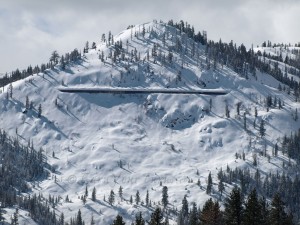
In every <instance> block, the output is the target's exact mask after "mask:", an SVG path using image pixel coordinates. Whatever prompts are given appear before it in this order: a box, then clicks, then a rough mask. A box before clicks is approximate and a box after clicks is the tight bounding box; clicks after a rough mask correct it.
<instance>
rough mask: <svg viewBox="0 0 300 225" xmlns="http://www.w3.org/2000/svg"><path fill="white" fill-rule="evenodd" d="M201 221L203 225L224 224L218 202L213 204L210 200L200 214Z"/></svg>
mask: <svg viewBox="0 0 300 225" xmlns="http://www.w3.org/2000/svg"><path fill="white" fill-rule="evenodd" d="M200 220H201V222H202V224H216V225H218V224H222V213H221V210H220V205H219V203H218V202H213V200H212V199H211V198H210V199H208V200H207V201H206V202H205V203H204V206H203V208H202V211H201V213H200Z"/></svg>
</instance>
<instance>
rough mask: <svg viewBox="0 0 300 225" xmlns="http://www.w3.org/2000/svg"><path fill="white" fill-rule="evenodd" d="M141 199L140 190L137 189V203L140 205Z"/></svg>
mask: <svg viewBox="0 0 300 225" xmlns="http://www.w3.org/2000/svg"><path fill="white" fill-rule="evenodd" d="M140 201H141V198H140V192H139V191H137V192H136V194H135V203H136V204H137V205H138V204H139V203H140Z"/></svg>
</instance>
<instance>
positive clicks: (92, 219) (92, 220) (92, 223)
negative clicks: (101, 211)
mask: <svg viewBox="0 0 300 225" xmlns="http://www.w3.org/2000/svg"><path fill="white" fill-rule="evenodd" d="M95 224H96V222H95V220H94V215H92V218H91V225H95Z"/></svg>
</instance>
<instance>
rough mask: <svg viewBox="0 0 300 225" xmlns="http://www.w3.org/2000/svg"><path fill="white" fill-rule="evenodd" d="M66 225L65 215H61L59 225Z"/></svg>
mask: <svg viewBox="0 0 300 225" xmlns="http://www.w3.org/2000/svg"><path fill="white" fill-rule="evenodd" d="M64 224H65V215H64V213H61V214H60V217H59V225H64Z"/></svg>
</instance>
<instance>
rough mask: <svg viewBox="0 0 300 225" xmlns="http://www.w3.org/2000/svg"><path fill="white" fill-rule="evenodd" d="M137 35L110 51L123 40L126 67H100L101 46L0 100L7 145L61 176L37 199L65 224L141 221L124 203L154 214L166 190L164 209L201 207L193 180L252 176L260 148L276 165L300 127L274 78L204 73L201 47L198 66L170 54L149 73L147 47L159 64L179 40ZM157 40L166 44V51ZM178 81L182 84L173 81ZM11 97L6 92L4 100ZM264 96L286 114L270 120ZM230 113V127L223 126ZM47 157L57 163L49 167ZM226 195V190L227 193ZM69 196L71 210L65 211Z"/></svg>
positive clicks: (154, 33) (150, 27) (167, 30)
mask: <svg viewBox="0 0 300 225" xmlns="http://www.w3.org/2000/svg"><path fill="white" fill-rule="evenodd" d="M142 26H143V25H137V26H135V27H133V28H132V29H128V30H125V31H123V32H121V33H120V34H118V35H116V36H115V37H114V41H115V42H117V41H119V40H122V42H123V48H124V49H125V50H126V52H127V53H126V55H125V58H128V60H127V61H120V62H119V61H118V60H117V62H113V61H112V60H111V59H110V58H107V59H106V60H105V62H104V63H103V62H101V60H100V59H99V54H101V52H102V51H103V52H104V55H105V57H107V56H108V55H109V54H110V51H111V50H113V48H112V46H107V44H106V43H98V45H97V48H96V49H90V50H89V53H87V54H85V57H84V60H83V61H82V62H80V63H78V64H72V65H69V66H67V68H66V69H65V70H62V69H60V66H59V65H58V66H56V67H55V68H54V69H53V70H47V71H46V73H45V74H35V75H33V76H31V77H28V78H26V79H24V80H20V81H17V82H15V83H13V98H12V99H9V100H7V99H6V93H3V94H1V96H0V102H1V103H0V115H1V116H0V118H1V128H3V129H5V130H6V131H7V132H8V133H9V134H10V135H13V136H16V135H17V136H18V138H19V139H20V140H21V141H22V142H24V143H27V142H28V141H29V140H30V141H32V142H33V144H34V146H35V148H37V149H38V148H40V147H42V148H43V149H44V151H45V153H46V154H47V156H48V162H50V163H51V164H52V165H54V166H55V168H56V171H57V172H56V173H53V175H52V176H50V177H49V179H48V180H46V181H42V182H40V183H39V184H38V185H36V186H35V188H34V191H35V192H37V193H39V192H41V193H43V194H44V195H45V196H47V195H48V194H51V195H60V196H61V197H62V199H61V201H60V204H59V205H58V207H57V214H58V215H59V214H60V213H61V212H64V214H65V217H66V219H68V218H70V217H73V216H74V215H75V214H76V213H77V211H78V209H81V211H82V212H83V217H84V219H85V221H86V222H88V221H89V220H90V218H91V216H92V215H93V216H94V218H95V220H96V222H97V223H98V224H108V223H109V222H110V221H111V220H112V219H113V218H114V217H115V216H116V215H117V213H120V214H122V215H123V216H124V218H125V219H126V220H127V221H131V220H132V218H133V216H134V215H135V214H136V213H137V212H138V211H143V212H145V215H147V214H149V212H148V209H147V207H144V206H141V205H138V206H136V205H135V204H130V203H129V201H128V200H129V198H130V196H131V195H132V196H133V197H134V196H135V193H136V191H137V190H139V192H140V194H141V199H142V200H143V201H144V199H145V195H146V190H149V195H150V199H151V200H152V201H155V202H156V204H157V203H158V202H159V201H161V190H162V186H164V185H166V186H167V187H168V189H169V201H170V208H173V207H174V208H176V207H180V205H181V199H182V198H183V196H184V195H187V197H188V200H189V202H192V201H196V202H197V203H204V202H205V200H207V198H209V196H208V195H206V192H205V188H200V187H199V186H198V185H197V184H196V182H197V180H198V179H200V181H201V185H202V186H203V187H206V182H207V176H208V173H209V172H211V173H212V176H213V178H214V181H217V178H216V176H217V172H218V171H219V170H220V168H223V169H224V168H226V166H227V165H229V166H230V167H232V168H234V167H237V166H239V167H244V166H248V165H249V164H251V162H252V154H253V153H255V152H258V151H259V149H260V147H261V146H264V144H265V143H266V144H267V151H268V154H269V155H272V154H271V152H272V149H273V147H274V144H275V143H276V142H277V141H278V138H280V137H282V136H283V135H284V134H286V133H287V134H289V133H290V132H292V131H296V130H298V129H299V125H300V124H299V121H296V122H295V121H294V120H293V117H292V114H293V113H294V111H295V109H296V108H297V107H299V104H298V103H295V102H294V99H293V96H289V95H287V94H285V93H283V92H279V91H278V90H277V87H278V84H279V82H278V81H277V80H275V79H274V78H272V77H271V76H269V75H267V74H261V73H259V72H258V74H257V77H258V79H257V80H256V79H255V78H254V77H252V76H250V77H249V79H248V80H246V79H244V78H242V77H240V76H239V75H238V74H236V73H235V72H233V71H232V70H230V69H229V68H227V67H226V66H224V68H222V67H221V66H218V68H217V70H213V69H210V70H206V66H205V65H206V61H205V60H206V58H205V47H204V46H201V45H199V46H198V49H199V52H200V57H199V61H197V60H194V59H192V58H191V57H189V56H184V57H183V56H181V55H178V54H177V53H174V52H173V62H172V64H165V65H162V64H161V63H160V62H159V61H158V62H156V63H154V62H153V61H154V60H153V57H151V49H152V48H153V44H154V43H155V44H158V45H159V46H160V47H159V49H160V50H159V51H161V54H162V55H163V54H164V55H165V56H167V55H168V52H169V51H168V46H174V45H175V44H174V43H175V40H176V37H179V36H180V33H179V32H178V31H175V29H174V28H172V27H169V26H167V25H165V24H160V23H155V22H153V23H147V24H144V26H145V30H146V34H145V37H143V36H142V35H141V34H140V33H139V34H138V37H135V35H134V33H136V32H141V30H142ZM132 33H133V35H132V36H133V37H131V34H132ZM163 35H166V43H165V47H164V44H163V42H162V38H163ZM183 38H186V37H183ZM186 39H187V38H186ZM127 41H128V44H126V43H127ZM189 41H191V40H188V39H187V42H188V43H189ZM127 48H128V50H127ZM135 49H136V50H137V52H139V54H140V61H139V62H136V61H135V60H133V61H131V59H130V58H131V51H134V50H135ZM148 51H149V52H150V61H148V60H147V52H148ZM159 54H160V53H159ZM143 59H145V61H144V62H143ZM182 61H183V62H184V63H183V68H182V69H181V66H182ZM179 71H181V79H178V72H179ZM61 87H76V88H97V87H104V88H105V87H124V88H130V87H135V88H136V87H139V88H152V89H154V88H163V89H166V88H177V89H181V90H195V89H199V88H204V89H225V90H230V93H229V94H227V95H224V96H209V95H172V94H144V95H143V94H139V95H125V94H123V95H119V94H117V95H114V94H87V93H62V92H60V91H59V88H61ZM7 89H8V86H7V87H5V92H6V91H7ZM268 95H273V96H278V97H279V98H281V100H282V101H284V103H285V106H284V109H282V110H279V109H270V110H269V112H267V111H266V107H265V104H264V99H265V98H266V96H268ZM26 96H28V97H29V100H30V101H32V102H33V104H34V109H33V110H29V111H28V112H27V113H26V114H25V113H23V111H24V108H25V99H26ZM210 99H211V100H212V110H211V112H209V107H210V103H209V102H210ZM55 102H57V105H56V104H55ZM239 102H242V106H241V113H240V115H243V114H244V113H246V114H247V131H245V129H244V127H243V116H238V115H236V114H237V113H236V104H237V103H239ZM39 104H41V105H42V117H41V118H38V116H37V108H38V106H39ZM226 104H227V105H228V106H229V109H230V115H231V116H230V118H226V117H225V105H226ZM255 107H257V109H258V118H257V124H259V121H260V120H261V119H264V120H265V121H266V129H267V136H266V142H265V141H264V140H262V139H261V138H259V137H258V136H259V131H258V125H257V127H256V128H254V127H253V121H254V119H255V117H254V108H255ZM16 133H17V134H16ZM250 140H251V143H252V144H251V147H249V142H250ZM53 152H54V155H55V157H52V156H53ZM236 152H237V153H242V152H245V153H246V161H242V160H240V159H237V160H236V159H235V153H236ZM284 159H285V157H284V156H281V155H280V156H279V157H272V158H271V163H268V160H267V158H265V157H261V156H259V162H260V163H259V168H260V169H261V170H262V171H265V172H269V171H276V170H278V167H279V168H281V167H282V160H284ZM120 164H121V166H120ZM254 170H255V169H254ZM197 171H198V172H199V173H198V174H197ZM55 176H56V179H57V182H55ZM160 183H162V186H160ZM86 185H87V186H88V188H89V198H88V200H87V203H86V205H83V203H82V201H81V200H80V199H79V197H80V196H81V195H83V194H84V192H85V186H86ZM119 186H122V187H123V192H124V200H123V201H121V199H120V198H119V197H116V203H115V204H114V205H113V206H110V205H109V204H108V203H107V202H105V201H103V196H104V195H105V196H106V199H107V197H108V195H109V193H110V191H111V190H114V192H115V193H116V196H117V192H118V189H119ZM93 187H96V189H97V199H98V200H97V201H96V202H93V201H91V199H90V194H91V191H92V188H93ZM215 189H216V190H217V187H216V186H215ZM229 190H230V187H227V189H226V192H228V191H229ZM67 195H68V196H69V198H70V200H71V202H65V201H64V199H65V197H66V196H67ZM213 196H217V195H213Z"/></svg>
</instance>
